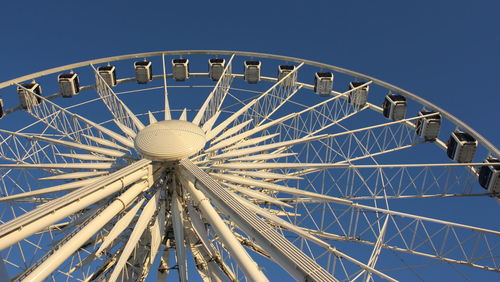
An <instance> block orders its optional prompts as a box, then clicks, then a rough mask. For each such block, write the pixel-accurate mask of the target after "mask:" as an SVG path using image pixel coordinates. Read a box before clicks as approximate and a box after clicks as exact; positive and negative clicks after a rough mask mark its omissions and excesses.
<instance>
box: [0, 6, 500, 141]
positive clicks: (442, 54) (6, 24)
mask: <svg viewBox="0 0 500 282" xmlns="http://www.w3.org/2000/svg"><path fill="white" fill-rule="evenodd" d="M179 3H182V4H179ZM499 12H500V2H499V1H495V0H490V1H451V0H447V1H427V0H425V1H396V0H390V1H260V0H254V1H189V2H188V1H93V0H92V1H78V2H76V1H46V2H44V3H42V1H23V2H21V1H6V3H3V7H2V8H1V9H0V38H1V40H0V43H1V49H0V50H1V52H0V62H1V63H0V64H1V67H0V81H5V80H8V79H11V78H14V77H17V76H21V75H25V74H29V73H33V72H36V71H40V70H43V69H47V68H51V67H56V66H60V65H66V64H69V63H73V62H78V61H83V60H88V59H93V58H100V57H107V56H113V55H120V54H128V53H136V52H147V51H159V50H184V49H227V50H244V51H256V52H263V53H275V54H281V55H287V56H294V57H302V58H306V59H311V60H316V61H320V62H325V63H329V64H333V65H337V66H340V67H344V68H348V69H352V70H355V71H358V72H361V73H364V74H367V75H371V76H374V77H376V78H379V79H382V80H385V81H388V82H390V83H392V84H395V85H397V86H399V87H402V88H404V89H407V90H409V91H412V92H414V93H416V94H417V95H419V96H421V97H423V98H425V99H427V100H429V101H431V102H433V103H435V104H437V105H438V106H440V107H442V108H444V109H445V110H448V111H449V112H450V113H452V114H454V115H455V116H457V117H459V118H460V119H461V120H462V121H464V122H465V123H467V124H468V125H470V126H471V127H473V128H474V129H476V130H477V131H478V132H479V133H481V134H482V135H483V136H485V137H486V138H487V139H489V140H490V141H491V142H492V143H493V144H494V145H496V146H497V147H500V126H499V123H498V120H499V114H498V112H499V110H500V91H499V84H500V77H499V74H500V72H499V71H498V67H499V66H500V52H499V50H500V16H499ZM12 95H13V96H12V97H2V98H3V99H9V98H14V99H17V97H15V96H14V95H15V93H12Z"/></svg>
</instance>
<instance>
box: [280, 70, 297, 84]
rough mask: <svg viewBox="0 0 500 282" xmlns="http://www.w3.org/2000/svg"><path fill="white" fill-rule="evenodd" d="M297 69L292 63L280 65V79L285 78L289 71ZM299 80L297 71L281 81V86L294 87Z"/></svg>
mask: <svg viewBox="0 0 500 282" xmlns="http://www.w3.org/2000/svg"><path fill="white" fill-rule="evenodd" d="M293 70H295V66H291V65H280V66H279V67H278V81H280V80H282V79H283V78H285V77H286V76H287V75H288V74H289V73H291V72H292V71H293ZM295 82H297V73H293V74H291V75H289V76H288V77H286V78H285V80H284V81H282V82H281V87H292V86H294V85H295Z"/></svg>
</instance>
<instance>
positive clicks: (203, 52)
mask: <svg viewBox="0 0 500 282" xmlns="http://www.w3.org/2000/svg"><path fill="white" fill-rule="evenodd" d="M210 54H215V55H233V54H234V55H236V56H246V57H258V58H266V59H273V60H281V61H288V62H295V63H304V64H306V65H310V66H315V67H319V68H323V69H330V70H333V71H336V72H339V73H343V74H346V75H350V76H353V77H356V78H359V79H363V80H369V81H370V80H371V81H373V83H375V84H378V85H380V86H382V87H385V88H387V89H389V90H391V91H393V92H397V93H399V94H401V95H403V96H405V97H406V98H408V99H411V100H413V101H415V102H417V103H419V104H421V105H423V106H425V107H427V108H428V109H430V110H434V111H438V112H439V113H440V114H441V115H442V116H443V117H445V118H446V119H448V120H449V121H451V122H453V123H454V124H456V125H457V126H458V127H459V128H460V129H462V130H464V131H466V132H467V133H469V134H470V135H472V136H473V137H474V138H475V139H476V140H478V141H479V142H480V143H481V144H482V145H483V146H484V147H485V148H487V149H488V151H489V152H490V154H492V155H493V156H494V157H497V158H500V150H498V149H497V148H496V147H495V146H494V145H493V144H492V143H491V142H489V141H488V140H487V139H486V138H484V137H483V136H482V135H481V134H479V133H478V132H477V131H476V130H474V129H473V128H472V127H470V126H468V125H467V124H465V123H464V122H463V121H461V120H460V119H458V118H457V117H455V116H453V115H452V114H450V113H449V112H447V111H445V110H444V109H442V108H440V107H438V106H436V105H434V104H432V103H431V102H429V101H427V100H425V99H423V98H421V97H419V96H417V95H416V94H414V93H412V92H410V91H407V90H404V89H402V88H400V87H397V86H395V85H393V84H391V83H388V82H385V81H382V80H380V79H377V78H374V77H372V76H369V75H365V74H362V73H358V72H355V71H352V70H348V69H345V68H341V67H337V66H334V65H330V64H325V63H320V62H316V61H312V60H306V59H300V58H295V57H289V56H282V55H274V54H266V53H258V52H248V51H230V50H177V51H156V52H145V53H135V54H127V55H119V56H112V57H106V58H100V59H93V60H88V61H83V62H78V63H73V64H69V65H65V66H60V67H56V68H51V69H47V70H43V71H39V72H35V73H32V74H29V75H24V76H20V77H17V78H14V79H11V80H8V81H5V82H2V83H0V89H2V88H5V87H8V86H11V85H14V84H16V83H20V82H23V81H26V80H31V79H34V78H37V77H41V76H45V75H50V74H54V73H57V72H62V71H66V70H70V69H75V68H80V67H84V66H88V65H91V64H100V63H107V62H113V61H120V60H128V59H134V58H144V57H156V56H173V55H210Z"/></svg>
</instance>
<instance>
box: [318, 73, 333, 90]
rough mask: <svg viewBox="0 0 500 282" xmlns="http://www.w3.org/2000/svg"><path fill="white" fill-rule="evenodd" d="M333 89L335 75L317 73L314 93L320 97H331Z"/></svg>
mask: <svg viewBox="0 0 500 282" xmlns="http://www.w3.org/2000/svg"><path fill="white" fill-rule="evenodd" d="M332 88H333V73H331V72H317V73H316V74H315V75H314V93H316V94H318V95H320V96H330V94H331V92H332Z"/></svg>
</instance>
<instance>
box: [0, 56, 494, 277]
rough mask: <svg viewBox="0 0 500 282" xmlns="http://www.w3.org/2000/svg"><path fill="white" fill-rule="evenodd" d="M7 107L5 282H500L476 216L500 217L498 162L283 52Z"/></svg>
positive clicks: (7, 97) (165, 67)
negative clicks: (475, 280)
mask: <svg viewBox="0 0 500 282" xmlns="http://www.w3.org/2000/svg"><path fill="white" fill-rule="evenodd" d="M207 62H208V67H207ZM42 90H43V91H42ZM0 95H2V96H1V97H2V100H1V101H0V102H1V105H0V106H1V107H0V110H1V113H0V115H1V116H2V120H0V159H1V160H0V179H1V182H0V215H1V217H0V220H1V222H0V223H1V224H0V250H1V257H2V260H1V262H0V275H3V277H4V278H5V277H7V278H8V279H12V280H27V281H39V280H45V279H47V280H53V281H66V280H68V281H94V280H97V281H101V280H106V281H116V280H118V281H122V280H127V281H130V280H132V281H137V280H146V279H147V280H154V279H157V280H158V281H165V280H167V279H169V280H173V281H175V280H180V281H187V280H192V281H199V280H203V281H240V280H250V281H267V280H276V279H278V278H279V277H280V279H282V280H293V279H295V280H299V281H305V280H307V281H346V280H348V281H352V280H358V281H368V280H381V279H385V280H391V281H394V280H401V279H405V278H408V277H414V278H415V277H416V278H417V279H426V278H425V277H426V276H425V275H426V273H425V272H426V269H428V268H430V269H431V271H435V270H438V271H441V272H442V273H445V274H444V275H448V274H447V273H448V272H450V273H451V272H453V271H454V270H456V271H457V272H458V273H459V274H460V273H463V272H464V271H468V270H472V271H480V272H484V273H489V274H492V275H498V272H500V227H499V225H498V220H497V219H496V216H494V215H493V214H488V215H485V214H482V213H481V212H480V211H477V209H479V208H480V207H478V206H477V205H476V206H474V205H473V204H469V203H476V204H477V203H480V204H481V205H483V204H484V205H496V203H495V199H498V197H499V195H500V194H499V193H500V161H499V158H500V152H499V151H498V149H497V148H496V147H495V146H494V145H493V144H491V143H490V142H488V140H486V139H485V138H483V137H482V136H481V135H480V134H479V133H477V132H476V131H474V130H473V129H472V128H470V127H468V126H467V125H466V124H464V123H463V122H461V121H460V120H459V119H457V118H456V117H455V116H453V115H451V114H450V113H448V112H446V111H445V110H443V109H441V108H439V107H438V106H435V105H433V104H432V103H430V102H428V101H426V100H424V99H422V98H420V97H418V96H416V95H414V94H412V93H410V92H408V91H405V90H403V89H401V88H398V87H396V86H394V85H391V84H389V83H386V82H384V81H381V80H378V79H375V78H372V77H369V76H366V75H363V74H360V73H356V72H353V71H350V70H346V69H342V68H339V67H335V66H332V65H328V64H323V63H318V62H313V61H309V60H303V59H298V58H291V57H285V56H278V55H269V54H261V53H251V52H239V51H166V52H151V53H142V54H133V55H125V56H117V57H110V58H103V59H98V60H91V61H86V62H81V63H76V64H71V65H67V66H63V67H58V68H54V69H49V70H46V71H42V72H38V73H34V74H31V75H26V76H23V77H19V78H16V79H13V80H10V81H6V82H4V83H0ZM492 126H493V125H492ZM495 208H496V207H495ZM474 210H475V211H474ZM497 211H498V210H497ZM479 217H487V218H490V220H483V221H479V220H478V219H479ZM491 277H494V276H491ZM497 278H498V277H497ZM0 280H1V279H0Z"/></svg>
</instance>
